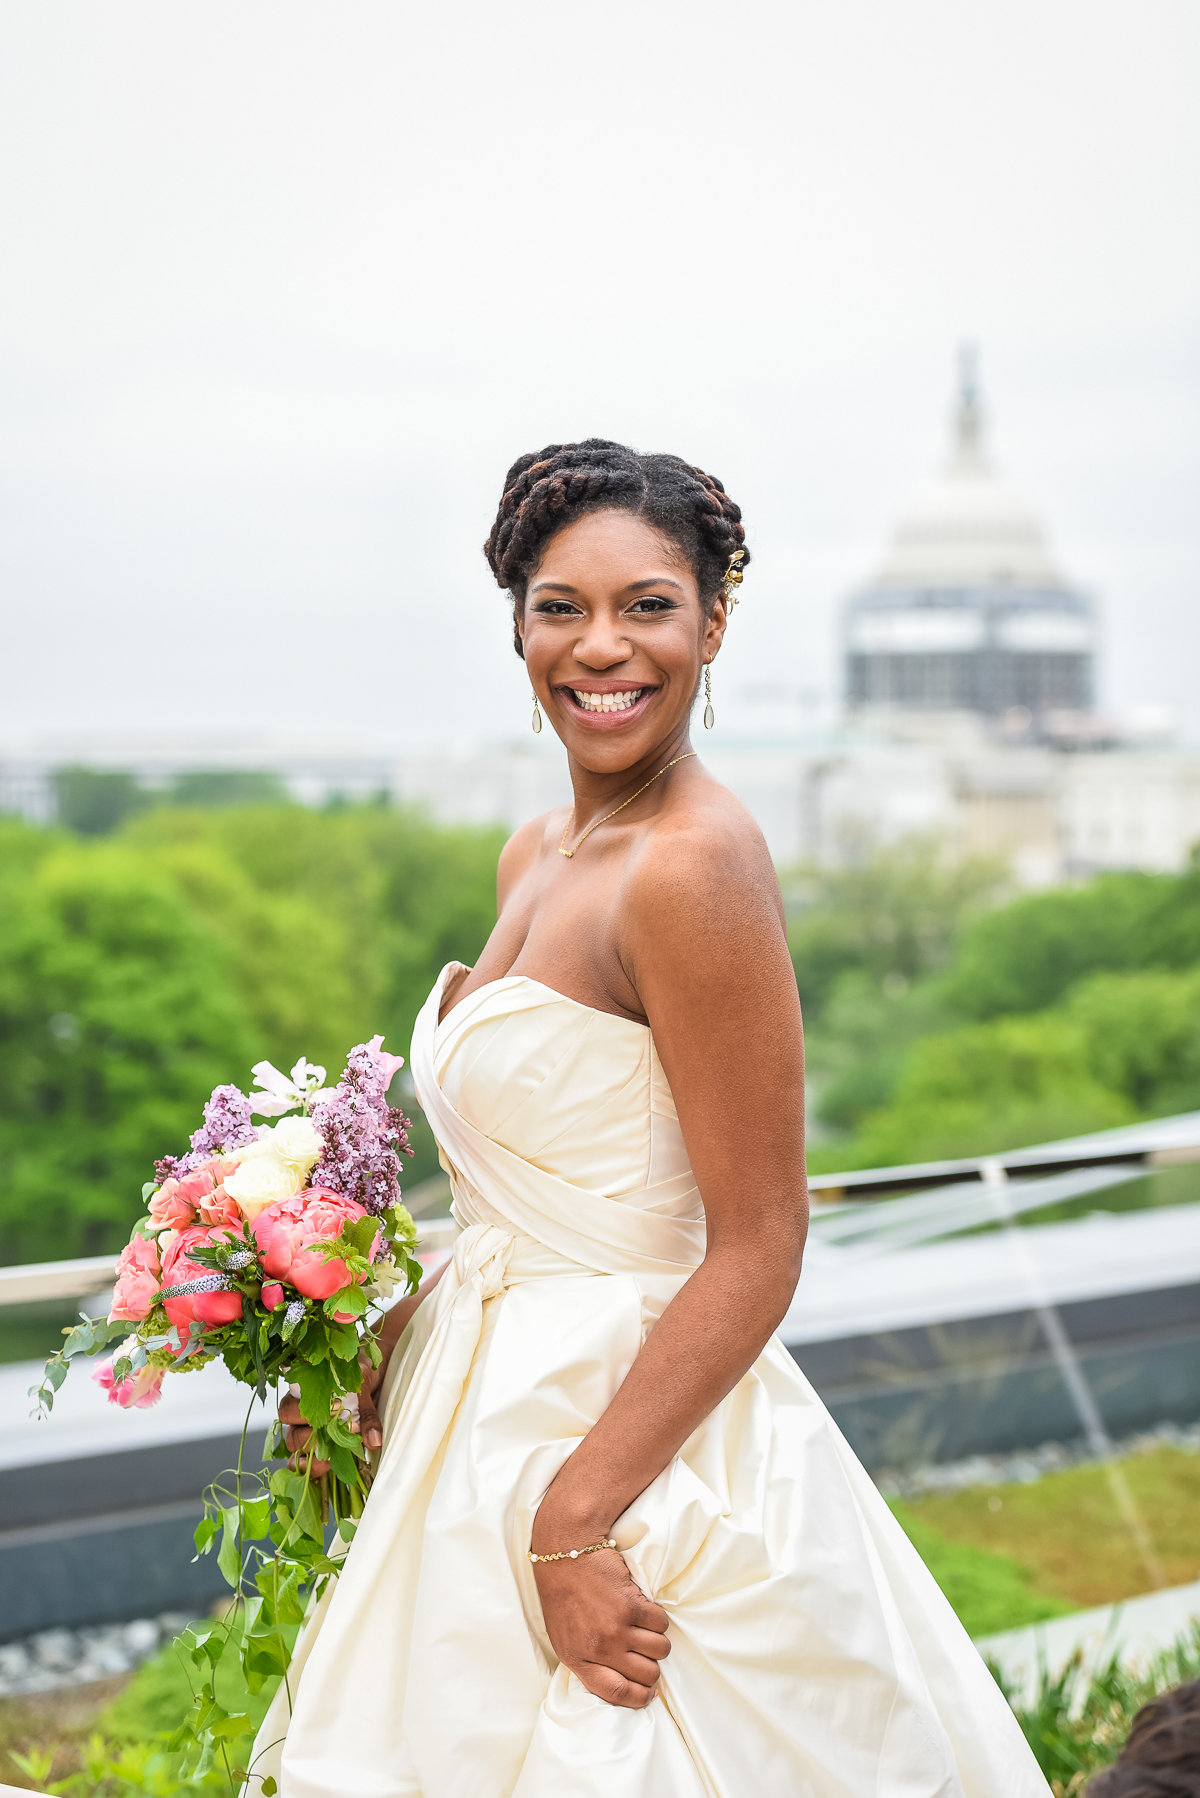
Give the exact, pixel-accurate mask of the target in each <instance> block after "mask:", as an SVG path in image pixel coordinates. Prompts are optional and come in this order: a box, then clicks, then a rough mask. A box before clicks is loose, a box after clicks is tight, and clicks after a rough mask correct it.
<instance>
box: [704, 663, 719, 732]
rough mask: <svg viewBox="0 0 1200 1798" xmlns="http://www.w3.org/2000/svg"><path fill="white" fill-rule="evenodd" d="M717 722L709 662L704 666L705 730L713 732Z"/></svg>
mask: <svg viewBox="0 0 1200 1798" xmlns="http://www.w3.org/2000/svg"><path fill="white" fill-rule="evenodd" d="M716 722H717V720H716V717H715V715H714V713H713V709H712V673H711V670H710V668H709V665H708V663H707V662H705V664H704V728H705V730H711V729H712V727H713V725H714V724H715V723H716Z"/></svg>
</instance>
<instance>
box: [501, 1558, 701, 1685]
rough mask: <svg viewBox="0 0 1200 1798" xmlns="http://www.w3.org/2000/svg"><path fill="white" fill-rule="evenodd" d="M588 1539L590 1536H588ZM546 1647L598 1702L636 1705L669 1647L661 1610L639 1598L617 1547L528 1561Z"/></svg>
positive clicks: (654, 1682) (653, 1682) (655, 1676)
mask: <svg viewBox="0 0 1200 1798" xmlns="http://www.w3.org/2000/svg"><path fill="white" fill-rule="evenodd" d="M592 1539H593V1540H595V1538H592ZM533 1571H534V1577H535V1578H536V1580H537V1588H538V1596H539V1598H540V1599H541V1601H542V1616H543V1618H544V1619H545V1624H546V1634H547V1635H548V1636H549V1638H550V1645H551V1647H552V1648H553V1649H554V1652H555V1654H556V1655H557V1656H558V1658H559V1660H560V1661H562V1663H563V1664H564V1666H566V1667H569V1668H570V1670H571V1672H572V1673H574V1674H575V1676H576V1677H577V1678H578V1679H580V1680H581V1681H582V1682H583V1684H584V1685H585V1686H586V1687H587V1689H588V1691H589V1692H591V1693H593V1694H594V1695H595V1696H596V1697H597V1698H603V1699H604V1701H605V1703H606V1704H617V1705H623V1706H625V1708H626V1709H628V1710H633V1711H641V1710H645V1708H646V1706H647V1705H648V1704H649V1703H650V1701H651V1700H652V1699H653V1697H654V1694H655V1692H656V1691H657V1690H658V1678H659V1673H660V1671H661V1663H662V1662H663V1661H665V1660H666V1658H667V1656H668V1655H669V1654H670V1652H671V1644H670V1642H669V1641H668V1640H667V1623H668V1621H669V1620H668V1617H667V1613H666V1612H665V1611H664V1610H663V1608H662V1606H661V1605H658V1604H655V1603H654V1602H653V1600H652V1599H649V1598H647V1597H646V1594H645V1593H644V1592H643V1591H642V1589H641V1587H640V1586H638V1585H636V1584H635V1583H634V1580H633V1578H632V1576H631V1574H630V1572H629V1569H628V1567H627V1566H626V1565H625V1558H624V1556H623V1555H622V1554H620V1553H619V1551H618V1550H616V1549H613V1548H601V1549H598V1550H597V1551H596V1553H595V1554H590V1555H580V1557H579V1559H578V1560H575V1561H570V1560H564V1561H536V1562H534V1565H533Z"/></svg>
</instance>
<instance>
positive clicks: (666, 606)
mask: <svg viewBox="0 0 1200 1798" xmlns="http://www.w3.org/2000/svg"><path fill="white" fill-rule="evenodd" d="M630 609H631V611H634V612H638V611H645V612H672V611H674V609H675V601H674V600H673V599H664V598H663V596H662V594H661V593H643V594H642V596H641V598H640V599H636V600H635V601H634V603H633V605H632V607H631V608H630Z"/></svg>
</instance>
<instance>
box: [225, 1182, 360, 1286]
mask: <svg viewBox="0 0 1200 1798" xmlns="http://www.w3.org/2000/svg"><path fill="white" fill-rule="evenodd" d="M366 1215H367V1213H366V1211H365V1210H364V1208H363V1207H362V1206H361V1205H356V1204H355V1202H354V1200H353V1199H344V1198H342V1196H341V1194H340V1193H336V1192H330V1190H329V1188H328V1187H326V1186H310V1187H309V1189H308V1190H307V1192H298V1193H296V1194H295V1196H294V1197H293V1198H290V1199H277V1200H276V1201H275V1203H274V1204H273V1205H268V1206H267V1208H266V1210H265V1211H260V1212H259V1214H258V1216H257V1217H256V1218H255V1220H254V1222H253V1223H252V1224H251V1226H250V1228H251V1230H252V1231H253V1232H254V1240H255V1241H256V1242H257V1244H258V1252H259V1259H260V1260H261V1262H262V1265H263V1271H264V1272H265V1273H268V1274H270V1275H271V1276H272V1278H273V1279H275V1280H286V1281H287V1283H288V1285H289V1286H292V1287H294V1288H295V1290H296V1291H297V1292H299V1293H303V1295H304V1297H305V1298H306V1299H327V1298H332V1296H333V1294H334V1293H335V1292H340V1291H341V1289H342V1287H343V1286H349V1285H350V1284H351V1277H350V1270H349V1268H348V1267H347V1266H346V1263H345V1262H344V1261H341V1260H337V1259H334V1260H332V1261H326V1260H324V1259H323V1257H322V1256H320V1255H316V1254H314V1253H313V1251H312V1249H311V1247H310V1245H311V1244H312V1243H314V1242H329V1241H331V1240H332V1239H333V1238H334V1237H335V1236H340V1235H341V1233H342V1229H343V1226H344V1225H346V1224H352V1223H355V1222H356V1221H357V1220H358V1219H359V1218H360V1217H366ZM375 1242H376V1244H378V1242H379V1237H378V1235H377V1236H376V1238H375ZM371 1252H372V1254H373V1253H374V1249H372V1251H371ZM263 1290H264V1292H265V1291H266V1288H265V1287H264V1289H263Z"/></svg>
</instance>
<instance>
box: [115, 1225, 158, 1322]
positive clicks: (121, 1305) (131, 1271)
mask: <svg viewBox="0 0 1200 1798" xmlns="http://www.w3.org/2000/svg"><path fill="white" fill-rule="evenodd" d="M158 1286H159V1266H158V1244H157V1243H156V1242H155V1241H153V1239H152V1238H151V1237H149V1236H135V1237H133V1239H132V1240H131V1241H130V1242H127V1243H126V1244H125V1247H124V1248H123V1249H122V1250H121V1259H120V1260H119V1261H118V1262H117V1284H116V1288H115V1290H114V1292H113V1302H112V1310H111V1311H110V1312H109V1314H108V1317H109V1322H110V1323H112V1322H115V1321H116V1319H117V1318H126V1319H128V1321H129V1322H130V1323H135V1324H137V1323H141V1321H142V1319H143V1318H144V1317H149V1315H150V1312H151V1310H152V1309H153V1307H154V1301H155V1299H156V1298H157V1297H158Z"/></svg>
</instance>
